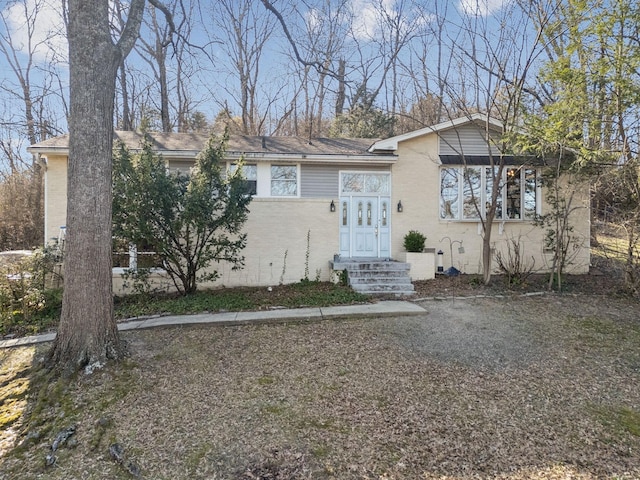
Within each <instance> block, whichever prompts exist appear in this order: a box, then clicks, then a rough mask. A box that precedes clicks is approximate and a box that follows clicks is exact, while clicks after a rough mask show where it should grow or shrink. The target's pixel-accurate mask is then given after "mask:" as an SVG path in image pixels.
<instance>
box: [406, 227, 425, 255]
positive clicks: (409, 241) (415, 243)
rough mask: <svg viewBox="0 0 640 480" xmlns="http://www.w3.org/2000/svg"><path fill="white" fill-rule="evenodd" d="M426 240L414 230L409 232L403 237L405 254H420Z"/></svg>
mask: <svg viewBox="0 0 640 480" xmlns="http://www.w3.org/2000/svg"><path fill="white" fill-rule="evenodd" d="M426 240H427V237H425V236H424V235H423V234H421V233H420V232H418V231H416V230H411V231H410V232H409V233H407V234H406V235H405V236H404V248H405V250H406V251H407V252H422V251H423V250H424V242H425V241H426Z"/></svg>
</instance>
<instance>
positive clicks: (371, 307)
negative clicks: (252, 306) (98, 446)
mask: <svg viewBox="0 0 640 480" xmlns="http://www.w3.org/2000/svg"><path fill="white" fill-rule="evenodd" d="M424 313H426V310H425V309H424V308H422V307H421V306H419V305H416V304H415V303H411V302H405V301H394V300H390V301H383V302H378V303H367V304H363V305H338V306H334V307H313V308H292V309H275V310H265V311H258V312H226V313H200V314H196V315H169V316H160V315H158V316H153V317H144V318H134V319H129V320H123V321H119V322H118V330H119V331H121V332H123V331H127V330H137V329H141V328H153V327H167V326H176V325H195V324H199V323H212V324H218V325H242V324H247V323H285V322H303V321H318V320H326V319H330V318H354V317H355V318H361V317H396V316H404V315H419V314H424ZM55 336H56V334H55V333H46V334H42V335H33V336H30V337H20V338H13V339H9V340H1V341H0V348H9V347H21V346H25V345H33V344H36V343H43V342H51V341H52V340H53V339H54V338H55Z"/></svg>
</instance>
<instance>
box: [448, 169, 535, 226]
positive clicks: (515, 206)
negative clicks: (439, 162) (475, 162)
mask: <svg viewBox="0 0 640 480" xmlns="http://www.w3.org/2000/svg"><path fill="white" fill-rule="evenodd" d="M497 171H498V168H497V167H493V168H492V167H475V166H474V167H462V166H460V167H445V168H442V169H441V170H440V218H441V219H443V220H478V219H480V218H481V217H482V218H484V217H485V215H486V212H487V210H488V209H489V207H490V205H491V196H492V194H493V190H494V188H495V179H496V175H497ZM498 189H499V192H498V197H497V201H496V215H495V218H496V220H533V219H534V218H535V217H536V215H537V214H538V213H539V210H540V207H539V203H540V202H539V196H540V195H539V192H538V176H537V172H536V170H535V169H534V168H525V167H506V168H504V169H503V173H502V177H501V178H500V179H499V182H498Z"/></svg>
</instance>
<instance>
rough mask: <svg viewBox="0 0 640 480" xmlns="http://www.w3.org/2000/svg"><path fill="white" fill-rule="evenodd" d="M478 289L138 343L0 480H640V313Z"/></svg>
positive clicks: (455, 288) (168, 332)
mask: <svg viewBox="0 0 640 480" xmlns="http://www.w3.org/2000/svg"><path fill="white" fill-rule="evenodd" d="M469 280H470V279H469V278H457V279H440V280H438V282H442V283H440V288H439V289H438V290H437V291H436V290H434V291H427V290H425V289H419V290H418V291H419V294H418V295H417V296H416V297H417V300H416V301H417V302H418V303H420V304H421V305H422V306H424V307H425V309H426V312H427V313H426V314H424V315H419V316H411V317H398V318H370V319H357V320H356V319H350V320H335V321H323V322H318V323H293V324H274V325H252V326H241V327H212V326H194V327H187V328H166V329H157V330H149V331H136V332H129V333H126V334H125V335H124V336H123V338H124V339H125V340H126V341H127V343H128V346H129V350H130V354H131V355H130V358H129V359H128V360H127V361H126V362H124V363H123V364H121V365H117V366H109V367H107V368H105V369H101V370H97V371H96V372H94V373H93V374H92V375H89V376H85V375H82V376H80V377H79V378H78V379H76V380H75V381H74V382H72V383H71V385H70V386H69V387H68V390H67V391H66V393H64V398H61V399H55V397H53V393H54V390H55V389H54V387H50V389H51V390H52V391H51V392H47V393H48V394H50V395H51V398H52V400H51V401H50V402H49V404H48V406H47V408H45V409H43V410H42V412H41V413H40V416H41V418H40V422H41V424H40V426H38V424H37V423H35V422H34V423H33V424H32V425H31V426H29V425H23V432H22V438H30V439H31V440H30V441H27V444H26V446H25V449H24V451H23V452H22V453H17V454H16V453H14V454H9V455H7V456H5V458H0V479H3V480H4V479H7V480H8V479H14V478H29V479H30V478H47V479H49V478H51V479H71V478H78V479H80V478H82V479H103V478H123V479H124V478H134V477H133V476H132V474H131V472H133V473H135V474H138V473H139V478H147V479H183V478H184V479H265V480H266V479H307V478H308V479H339V480H340V479H386V480H389V479H440V480H450V479H459V480H467V479H469V480H470V479H487V480H488V479H496V478H497V479H514V480H515V479H637V478H640V389H639V388H638V385H640V315H639V313H640V304H639V303H638V302H637V301H636V300H633V299H630V298H625V297H619V296H616V295H593V294H591V295H585V294H581V293H579V292H578V291H577V290H578V288H577V287H574V291H573V292H572V293H570V294H565V295H554V294H551V295H549V294H545V295H538V294H536V292H537V291H539V289H538V288H534V287H533V286H532V287H531V289H530V290H527V291H522V290H517V291H511V292H505V291H504V290H503V291H501V292H500V295H499V296H486V295H487V291H486V290H484V289H483V288H484V287H483V288H479V287H478V286H477V283H476V282H475V281H471V282H470V281H469ZM444 282H448V283H444ZM425 288H426V287H425ZM429 288H431V287H429ZM447 289H451V290H447ZM442 292H446V293H447V294H446V295H443V294H442ZM449 292H451V293H449ZM463 292H464V293H465V295H462V293H463ZM532 292H533V293H534V294H533V295H529V296H527V295H524V294H526V293H532ZM436 293H437V295H436ZM434 297H438V299H434ZM420 298H422V299H420ZM34 355H35V357H36V358H37V356H38V355H39V353H38V352H35V353H34ZM5 360H6V359H5ZM30 401H31V402H32V403H33V400H30ZM43 417H44V418H43ZM45 424H47V425H51V424H53V425H55V428H53V429H51V430H45V427H44V426H43V425H45ZM68 425H75V426H76V427H77V428H76V432H75V434H74V435H73V445H72V448H70V447H69V446H63V447H62V448H60V449H59V450H58V451H57V453H56V457H57V461H56V464H55V465H54V466H52V467H45V466H44V460H43V459H44V458H45V456H46V454H47V453H49V452H50V446H51V442H52V441H53V440H54V438H55V432H56V431H59V430H62V429H63V428H64V427H66V426H68ZM114 444H117V445H118V446H119V448H121V451H122V452H123V458H122V462H121V463H118V462H117V461H115V460H114V459H113V455H111V454H110V453H109V447H110V446H113V445H114ZM127 470H128V471H127Z"/></svg>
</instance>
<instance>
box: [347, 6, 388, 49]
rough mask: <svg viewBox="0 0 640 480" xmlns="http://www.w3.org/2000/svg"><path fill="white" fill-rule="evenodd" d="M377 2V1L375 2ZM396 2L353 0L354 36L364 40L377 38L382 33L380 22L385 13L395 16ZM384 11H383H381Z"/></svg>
mask: <svg viewBox="0 0 640 480" xmlns="http://www.w3.org/2000/svg"><path fill="white" fill-rule="evenodd" d="M374 1H375V0H374ZM394 4H395V0H382V1H379V2H378V1H376V2H375V4H374V3H373V2H372V1H371V0H352V1H351V11H352V14H353V34H354V35H355V37H356V38H358V39H361V40H364V39H371V38H375V37H376V36H377V35H378V34H379V33H380V20H381V17H382V14H383V13H384V12H386V13H388V14H391V15H393V7H394ZM381 10H382V11H381Z"/></svg>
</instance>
